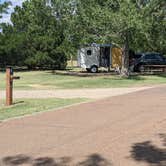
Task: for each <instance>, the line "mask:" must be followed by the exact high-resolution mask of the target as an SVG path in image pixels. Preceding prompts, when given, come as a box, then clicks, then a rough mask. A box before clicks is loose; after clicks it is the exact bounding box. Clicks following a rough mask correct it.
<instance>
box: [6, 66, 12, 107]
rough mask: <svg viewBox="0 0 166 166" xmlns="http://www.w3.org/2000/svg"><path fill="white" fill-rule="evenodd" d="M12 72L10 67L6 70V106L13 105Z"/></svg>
mask: <svg viewBox="0 0 166 166" xmlns="http://www.w3.org/2000/svg"><path fill="white" fill-rule="evenodd" d="M12 76H13V71H12V68H11V67H7V68H6V106H10V105H12V103H13V80H12Z"/></svg>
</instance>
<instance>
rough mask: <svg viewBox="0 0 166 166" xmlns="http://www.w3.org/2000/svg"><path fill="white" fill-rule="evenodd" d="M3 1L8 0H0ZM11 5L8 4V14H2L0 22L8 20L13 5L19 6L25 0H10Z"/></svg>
mask: <svg viewBox="0 0 166 166" xmlns="http://www.w3.org/2000/svg"><path fill="white" fill-rule="evenodd" d="M5 1H9V0H0V3H1V4H2V3H4V2H5ZM10 1H11V2H12V5H11V6H9V10H8V14H3V18H2V19H0V22H10V14H11V13H12V12H13V10H14V7H15V6H17V5H18V6H21V4H22V2H23V1H25V0H10Z"/></svg>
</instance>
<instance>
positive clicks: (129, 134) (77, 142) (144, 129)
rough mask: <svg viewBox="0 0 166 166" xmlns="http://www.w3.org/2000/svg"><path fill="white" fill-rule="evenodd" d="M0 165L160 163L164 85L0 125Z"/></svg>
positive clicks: (163, 159)
mask: <svg viewBox="0 0 166 166" xmlns="http://www.w3.org/2000/svg"><path fill="white" fill-rule="evenodd" d="M0 135H1V136H0V154H1V155H0V166H166V149H165V147H166V86H165V87H164V86H163V87H158V88H152V89H148V90H144V91H139V92H135V93H130V94H126V95H121V96H116V97H111V98H107V99H103V100H98V101H94V102H90V103H84V104H80V105H77V106H72V107H69V108H64V109H61V110H59V111H52V112H45V113H42V114H38V115H35V116H29V117H24V118H20V119H13V120H10V121H6V122H2V123H0Z"/></svg>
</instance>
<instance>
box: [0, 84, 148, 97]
mask: <svg viewBox="0 0 166 166" xmlns="http://www.w3.org/2000/svg"><path fill="white" fill-rule="evenodd" d="M149 88H151V87H135V88H100V89H72V90H71V89H65V90H15V91H14V98H18V99H19V98H89V99H102V98H105V97H111V96H118V95H122V94H127V93H132V92H137V91H141V90H144V89H149ZM4 98H5V91H0V99H4Z"/></svg>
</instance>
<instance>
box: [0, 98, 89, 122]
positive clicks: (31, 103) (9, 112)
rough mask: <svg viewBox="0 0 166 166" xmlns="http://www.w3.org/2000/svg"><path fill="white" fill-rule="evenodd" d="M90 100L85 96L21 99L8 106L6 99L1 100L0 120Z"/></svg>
mask: <svg viewBox="0 0 166 166" xmlns="http://www.w3.org/2000/svg"><path fill="white" fill-rule="evenodd" d="M86 101H89V100H88V99H84V98H76V99H35V100H34V99H19V100H15V101H14V105H13V106H9V107H6V106H5V105H4V101H0V121H1V120H5V119H8V118H13V117H19V116H23V115H29V114H32V113H37V112H44V111H50V110H56V109H58V108H61V107H65V106H69V105H73V104H76V103H82V102H86Z"/></svg>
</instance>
